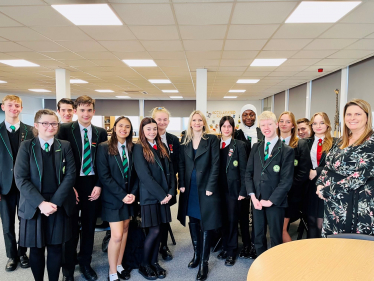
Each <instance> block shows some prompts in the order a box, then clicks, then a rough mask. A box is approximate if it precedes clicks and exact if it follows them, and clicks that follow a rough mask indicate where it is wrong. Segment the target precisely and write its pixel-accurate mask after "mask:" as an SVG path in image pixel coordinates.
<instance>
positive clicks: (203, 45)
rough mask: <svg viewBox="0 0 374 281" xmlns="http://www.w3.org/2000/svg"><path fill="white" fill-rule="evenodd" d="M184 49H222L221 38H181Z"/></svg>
mask: <svg viewBox="0 0 374 281" xmlns="http://www.w3.org/2000/svg"><path fill="white" fill-rule="evenodd" d="M183 45H184V48H185V50H186V51H218V50H222V45H223V40H183Z"/></svg>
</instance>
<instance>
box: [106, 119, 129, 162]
mask: <svg viewBox="0 0 374 281" xmlns="http://www.w3.org/2000/svg"><path fill="white" fill-rule="evenodd" d="M122 119H126V120H127V121H129V123H130V126H131V129H130V134H129V135H128V136H127V138H126V148H127V151H128V152H131V150H132V147H133V145H134V144H133V143H132V135H133V129H132V124H131V121H130V119H129V118H128V117H125V116H120V117H118V118H117V119H116V121H115V122H114V125H113V128H112V136H111V137H110V139H109V140H108V145H109V147H108V152H109V154H110V155H118V153H119V151H118V137H117V134H116V126H117V124H118V122H119V121H121V120H122Z"/></svg>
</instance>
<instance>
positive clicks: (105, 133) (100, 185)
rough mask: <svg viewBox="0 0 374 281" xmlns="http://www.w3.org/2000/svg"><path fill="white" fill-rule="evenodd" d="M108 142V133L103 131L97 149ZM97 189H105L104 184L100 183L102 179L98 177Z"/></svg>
mask: <svg viewBox="0 0 374 281" xmlns="http://www.w3.org/2000/svg"><path fill="white" fill-rule="evenodd" d="M107 140H108V133H107V132H106V131H105V130H104V129H101V130H100V135H99V143H98V144H96V145H97V148H98V146H99V144H100V143H102V142H105V141H107ZM96 165H97V157H96ZM95 187H103V184H102V183H101V181H100V177H97V181H96V185H95Z"/></svg>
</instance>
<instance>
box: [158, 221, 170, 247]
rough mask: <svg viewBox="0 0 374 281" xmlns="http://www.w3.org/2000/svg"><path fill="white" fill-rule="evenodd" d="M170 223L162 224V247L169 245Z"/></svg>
mask: <svg viewBox="0 0 374 281" xmlns="http://www.w3.org/2000/svg"><path fill="white" fill-rule="evenodd" d="M169 227H170V224H169V223H163V224H161V245H160V246H161V247H164V246H167V245H168V236H169V235H168V234H169Z"/></svg>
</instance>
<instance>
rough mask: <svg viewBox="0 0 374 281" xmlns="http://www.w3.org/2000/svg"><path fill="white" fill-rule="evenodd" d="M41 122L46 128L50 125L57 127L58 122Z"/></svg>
mask: <svg viewBox="0 0 374 281" xmlns="http://www.w3.org/2000/svg"><path fill="white" fill-rule="evenodd" d="M38 123H39V124H42V126H43V127H44V128H48V127H49V126H52V128H57V127H58V123H48V122H38Z"/></svg>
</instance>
